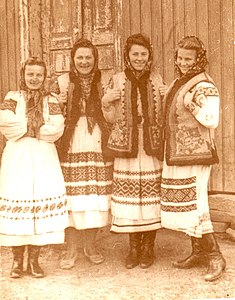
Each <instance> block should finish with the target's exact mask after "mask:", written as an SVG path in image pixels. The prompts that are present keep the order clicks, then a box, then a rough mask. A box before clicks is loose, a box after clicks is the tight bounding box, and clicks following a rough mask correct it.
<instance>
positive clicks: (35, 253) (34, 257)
mask: <svg viewBox="0 0 235 300" xmlns="http://www.w3.org/2000/svg"><path fill="white" fill-rule="evenodd" d="M40 248H41V247H40V246H33V245H29V246H28V266H27V273H28V274H30V275H32V277H34V278H42V277H44V272H43V270H42V269H41V267H40V266H39V263H38V257H39V253H40Z"/></svg>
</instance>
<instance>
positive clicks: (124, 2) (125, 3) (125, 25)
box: [122, 0, 131, 55]
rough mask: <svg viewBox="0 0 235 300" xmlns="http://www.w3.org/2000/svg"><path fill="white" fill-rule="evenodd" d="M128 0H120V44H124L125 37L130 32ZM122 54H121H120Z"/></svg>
mask: <svg viewBox="0 0 235 300" xmlns="http://www.w3.org/2000/svg"><path fill="white" fill-rule="evenodd" d="M130 19H131V18H130V1H129V0H122V24H123V28H122V44H123V45H125V42H126V39H127V38H128V36H129V35H130V34H131V20H130ZM122 55H123V54H122Z"/></svg>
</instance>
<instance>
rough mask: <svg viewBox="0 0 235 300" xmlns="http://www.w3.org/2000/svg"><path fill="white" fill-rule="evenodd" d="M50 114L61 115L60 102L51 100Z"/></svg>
mask: <svg viewBox="0 0 235 300" xmlns="http://www.w3.org/2000/svg"><path fill="white" fill-rule="evenodd" d="M49 114H50V115H61V114H62V112H61V109H60V106H59V104H58V103H52V102H49Z"/></svg>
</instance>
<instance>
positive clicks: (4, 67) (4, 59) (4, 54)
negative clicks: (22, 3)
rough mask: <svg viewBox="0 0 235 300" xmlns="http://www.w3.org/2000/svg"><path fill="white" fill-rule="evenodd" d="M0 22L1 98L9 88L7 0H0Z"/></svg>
mask: <svg viewBox="0 0 235 300" xmlns="http://www.w3.org/2000/svg"><path fill="white" fill-rule="evenodd" d="M0 13H1V15H0V20H1V21H0V22H1V30H0V36H1V41H2V43H1V72H2V74H3V75H4V78H3V77H2V80H3V81H2V86H3V89H2V91H1V96H2V99H3V98H4V97H5V95H6V93H7V91H8V90H9V75H8V35H7V29H8V28H7V13H8V12H7V0H2V1H0Z"/></svg>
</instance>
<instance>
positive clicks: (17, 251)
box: [10, 246, 25, 278]
mask: <svg viewBox="0 0 235 300" xmlns="http://www.w3.org/2000/svg"><path fill="white" fill-rule="evenodd" d="M24 249H25V246H14V247H12V253H13V264H12V268H11V273H10V276H11V278H20V277H22V274H23V260H24Z"/></svg>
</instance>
